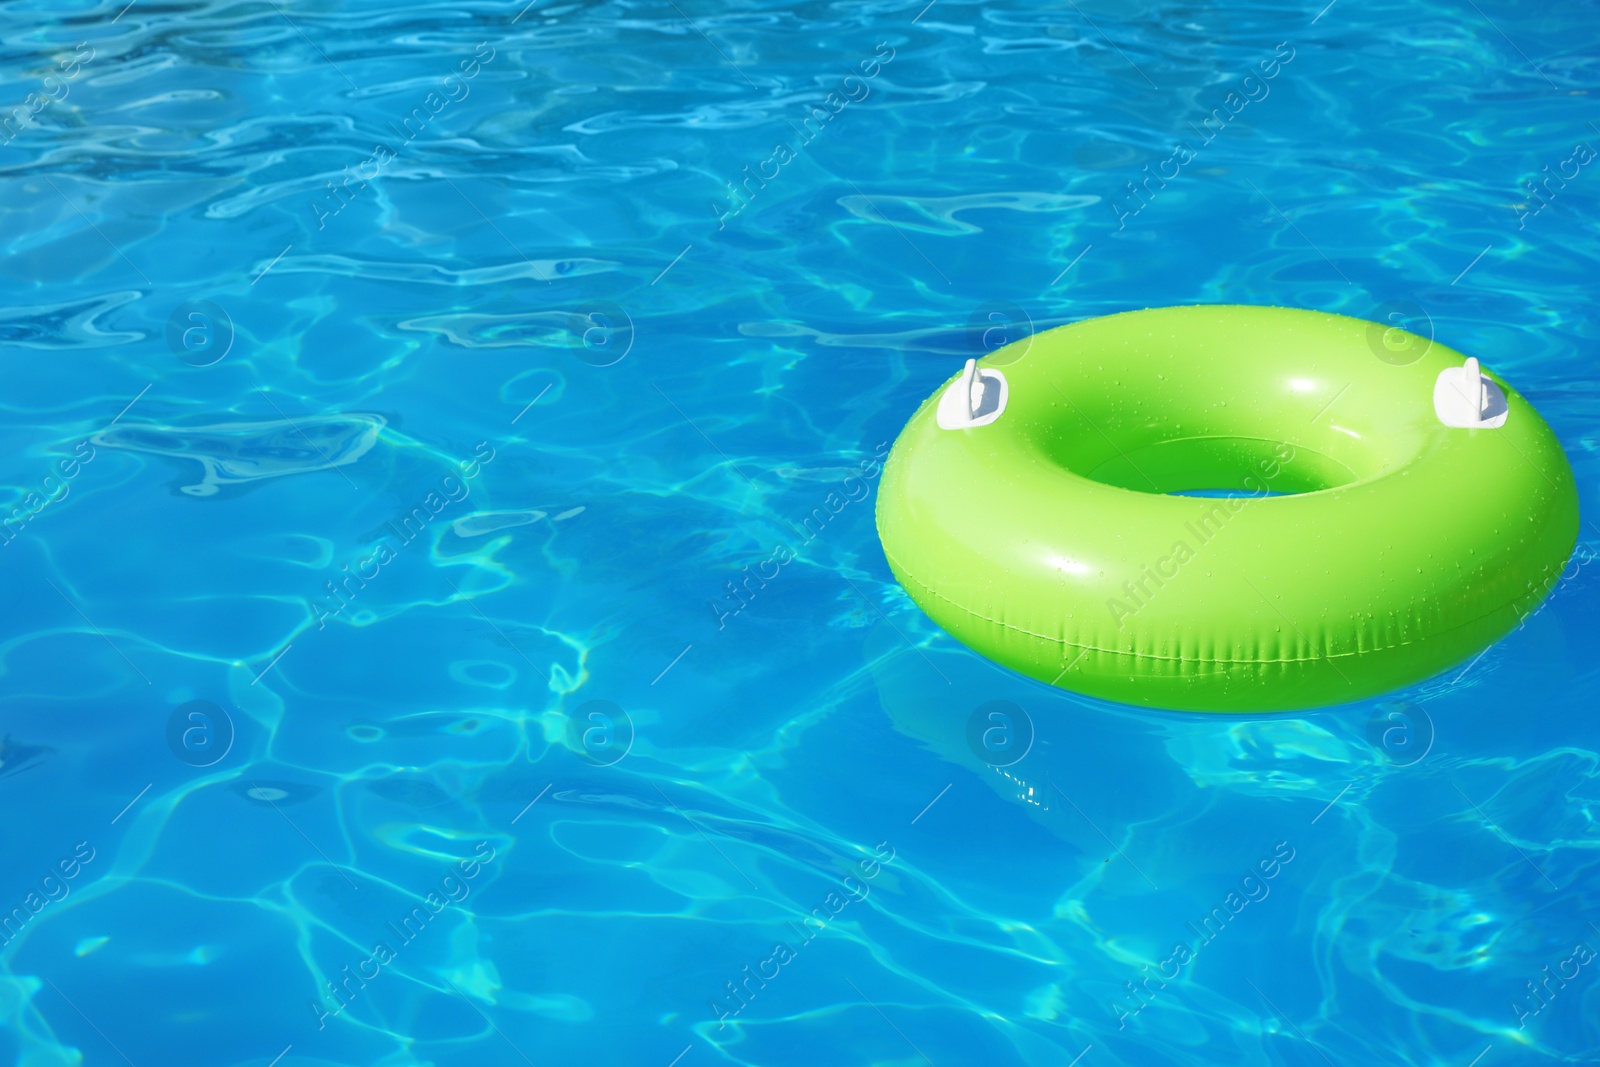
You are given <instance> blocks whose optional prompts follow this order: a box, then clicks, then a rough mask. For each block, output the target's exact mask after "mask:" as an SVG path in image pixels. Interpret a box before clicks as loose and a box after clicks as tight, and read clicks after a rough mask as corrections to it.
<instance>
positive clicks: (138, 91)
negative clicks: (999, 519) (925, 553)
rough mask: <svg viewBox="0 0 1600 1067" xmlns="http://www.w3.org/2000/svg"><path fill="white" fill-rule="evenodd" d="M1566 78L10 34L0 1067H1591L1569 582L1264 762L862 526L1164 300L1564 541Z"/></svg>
mask: <svg viewBox="0 0 1600 1067" xmlns="http://www.w3.org/2000/svg"><path fill="white" fill-rule="evenodd" d="M1596 26H1597V11H1596V8H1595V6H1594V5H1593V4H1565V5H1549V6H1538V5H1527V4H1524V5H1517V6H1514V5H1510V4H1507V3H1504V2H1501V0H1495V2H1492V3H1491V2H1489V0H1479V2H1478V3H1474V2H1472V0H1467V2H1465V3H1461V4H1457V3H1455V2H1450V3H1444V2H1403V3H1392V4H1382V5H1374V4H1370V3H1361V2H1359V0H1339V2H1336V3H1334V4H1332V5H1329V6H1328V7H1326V8H1323V7H1322V4H1321V3H1320V2H1319V0H1313V2H1312V3H1310V4H1306V5H1304V6H1298V5H1290V6H1288V7H1283V6H1279V7H1276V8H1273V7H1268V6H1264V5H1249V6H1246V5H1234V4H1208V3H1191V4H1147V3H1129V4H1117V5H1114V4H1110V3H1107V2H1105V0H1093V2H1090V0H1081V2H1078V3H1066V4H1061V5H1036V4H1027V3H1021V2H1016V0H1012V2H1007V3H985V4H976V3H962V2H958V0H937V2H936V3H933V4H926V3H925V0H915V2H912V3H901V2H873V3H832V4H822V3H806V4H801V5H797V6H784V5H779V4H774V3H769V2H765V0H742V2H739V3H733V4H727V5H715V4H708V3H703V2H699V0H664V2H662V3H643V2H631V0H630V2H620V3H619V2H609V3H607V2H591V3H582V4H579V3H547V2H543V0H538V2H535V3H532V4H528V5H527V6H526V7H524V6H523V2H522V0H512V2H509V3H487V2H469V3H465V4H444V3H398V4H395V3H387V4H375V3H368V2H362V3H332V2H305V0H280V2H278V3H276V4H274V3H264V4H240V3H224V2H220V0H216V2H180V3H156V2H152V0H138V2H136V3H133V4H131V5H128V6H127V7H123V5H122V3H121V2H120V0H118V2H114V3H112V4H110V5H100V6H91V5H84V4H71V3H64V2H58V0H50V2H48V3H46V2H44V0H34V2H24V3H11V4H7V5H5V7H4V9H3V10H0V42H3V53H0V108H5V109H10V110H9V111H0V120H4V119H5V116H6V115H10V116H11V118H10V119H9V120H7V121H8V122H9V125H7V126H6V128H5V131H4V133H3V135H0V136H3V138H4V143H3V144H0V241H3V250H4V256H3V258H0V274H3V281H0V347H3V352H0V407H3V411H4V418H3V419H0V433H3V435H4V440H3V448H0V456H3V459H0V466H3V475H0V486H3V493H4V510H5V511H6V512H7V513H8V514H10V515H12V516H13V518H14V520H15V521H13V522H12V523H10V524H9V525H8V526H7V527H6V531H7V532H6V536H5V543H4V547H3V549H0V583H3V585H0V595H3V597H4V603H5V627H4V632H3V633H0V642H3V643H0V694H3V697H4V703H3V716H4V717H3V725H0V737H3V738H4V748H3V749H0V805H3V812H4V817H3V818H0V857H3V859H0V910H3V912H4V914H5V915H6V916H7V917H8V918H7V920H6V921H7V922H8V923H9V925H7V926H6V927H5V930H6V933H5V943H4V945H3V946H0V1060H3V1061H4V1062H7V1063H16V1064H25V1065H28V1067H46V1065H49V1067H58V1065H68V1064H78V1063H86V1064H93V1065H98V1064H121V1063H130V1064H135V1065H138V1067H149V1065H155V1064H238V1065H245V1064H249V1065H255V1067H265V1065H268V1064H271V1063H274V1062H276V1063H278V1064H281V1065H283V1067H291V1065H298V1064H350V1065H372V1064H383V1065H422V1064H434V1065H441V1067H443V1065H458V1064H459V1065H474V1067H476V1065H483V1064H521V1063H533V1064H538V1065H539V1067H546V1065H551V1064H581V1063H593V1064H640V1065H645V1067H649V1065H657V1067H669V1065H673V1064H676V1065H678V1067H704V1065H709V1064H717V1063H726V1064H748V1065H764V1067H789V1065H796V1067H799V1065H805V1067H813V1065H820V1064H840V1065H844V1064H851V1065H869V1064H870V1065H884V1067H888V1065H897V1067H903V1065H910V1064H921V1063H929V1064H936V1065H938V1067H948V1065H954V1064H984V1065H995V1067H1003V1065H1011V1064H1027V1065H1040V1067H1043V1065H1066V1064H1070V1063H1077V1064H1080V1065H1081V1067H1099V1065H1109V1064H1181V1065H1193V1064H1251V1065H1254V1064H1323V1063H1330V1064H1338V1065H1341V1067H1343V1065H1357V1064H1371V1063H1382V1064H1408V1065H1419V1067H1420V1065H1425V1064H1426V1065H1433V1064H1457V1065H1460V1067H1467V1065H1468V1064H1477V1065H1479V1067H1499V1065H1501V1064H1535V1063H1576V1062H1597V1061H1600V1023H1597V1022H1596V1019H1597V1014H1596V1013H1597V1008H1600V981H1597V976H1600V961H1592V960H1590V959H1589V958H1588V956H1589V954H1591V953H1592V952H1593V951H1595V950H1600V883H1597V881H1596V869H1597V866H1596V861H1597V856H1600V784H1597V782H1600V769H1597V761H1600V730H1597V728H1596V722H1595V716H1594V708H1595V707H1596V706H1597V688H1600V684H1597V674H1596V669H1595V659H1594V648H1595V644H1596V640H1597V637H1600V626H1597V623H1596V621H1595V613H1594V604H1595V589H1596V586H1595V581H1596V579H1595V573H1596V568H1595V567H1593V566H1592V565H1587V564H1588V561H1589V560H1592V558H1593V554H1594V549H1595V546H1596V543H1597V539H1600V531H1597V529H1596V527H1595V526H1593V525H1591V524H1588V523H1586V524H1585V525H1584V527H1583V530H1582V533H1581V534H1580V542H1579V553H1580V554H1579V556H1578V557H1577V559H1576V560H1575V562H1574V563H1573V564H1572V565H1571V566H1570V567H1569V569H1568V571H1567V574H1566V577H1565V578H1564V579H1563V581H1562V582H1561V583H1560V585H1559V587H1558V588H1557V589H1556V591H1555V593H1554V595H1553V596H1552V597H1551V599H1550V601H1549V602H1548V604H1547V606H1545V607H1544V608H1543V609H1542V610H1541V611H1539V612H1538V613H1537V614H1536V615H1534V616H1532V617H1531V618H1529V619H1528V620H1527V621H1526V624H1525V625H1524V626H1523V627H1522V628H1521V629H1519V630H1518V631H1517V632H1515V633H1513V634H1512V635H1511V636H1509V637H1508V638H1506V639H1505V640H1504V641H1503V642H1501V643H1499V644H1498V645H1496V646H1494V647H1493V648H1492V649H1490V650H1489V651H1487V652H1486V653H1485V654H1484V655H1483V656H1481V657H1480V658H1478V659H1477V660H1475V661H1474V662H1472V663H1470V664H1462V665H1461V667H1460V668H1459V669H1457V670H1455V671H1452V672H1451V673H1449V674H1448V675H1446V676H1443V677H1440V678H1437V679H1433V680H1431V681H1428V682H1426V683H1424V684H1422V685H1419V686H1416V687H1414V688H1412V689H1409V690H1406V691H1403V692H1399V693H1395V694H1392V695H1390V696H1388V697H1386V698H1385V699H1382V700H1378V701H1374V702H1371V703H1368V704H1364V705H1360V706H1355V707H1341V708H1335V709H1330V710H1327V711H1320V712H1316V713H1305V714H1293V715H1281V716H1262V717H1248V718H1226V717H1221V718H1219V717H1205V716H1197V715H1178V714H1165V713H1160V712H1151V711H1134V710H1130V709H1127V708H1123V707H1117V706H1110V705H1105V704H1101V703H1097V702H1094V701H1090V700H1085V699H1079V698H1076V697H1074V696H1072V695H1071V694H1068V693H1065V692H1062V691H1058V690H1052V689H1050V688H1048V687H1046V686H1043V685H1040V684H1037V683H1034V682H1030V681H1027V680H1024V679H1022V678H1020V677H1018V676H1015V675H1013V674H1011V673H1009V672H1007V671H1005V670H1003V669H1000V668H997V667H996V666H994V665H992V664H990V663H988V662H986V661H984V660H982V659H980V658H978V657H977V656H975V655H973V654H972V653H970V652H968V651H966V650H965V649H964V648H962V647H961V646H959V645H958V644H956V643H955V642H954V641H952V640H951V638H949V637H948V636H946V635H945V634H943V633H942V632H941V631H939V630H938V629H937V628H936V627H935V626H933V625H932V624H931V623H930V622H929V621H928V620H927V619H926V618H925V617H924V616H923V615H922V614H921V613H920V612H919V611H918V610H917V609H916V608H915V607H914V606H913V605H912V604H911V602H910V601H909V600H908V599H907V598H906V596H905V595H904V593H903V592H901V590H900V589H899V588H898V587H897V586H896V585H895V584H894V582H893V581H892V579H891V577H890V575H889V573H888V571H887V568H886V565H885V562H884V558H883V556H882V553H881V552H880V550H879V547H878V543H877V540H876V536H875V534H874V529H873V503H874V492H875V487H876V471H877V469H878V468H877V462H876V461H877V459H879V458H881V456H882V454H883V451H884V449H885V448H886V447H887V443H888V442H890V441H892V440H893V438H894V436H895V434H896V433H897V431H898V430H899V428H900V426H901V425H902V423H903V422H904V420H905V419H906V418H907V417H908V415H909V414H910V412H911V411H912V410H913V409H914V407H915V406H916V405H917V403H919V402H920V401H921V400H922V398H923V397H925V396H926V395H927V394H928V393H929V392H931V391H932V390H933V389H934V388H935V387H936V386H937V385H938V384H939V383H940V382H941V381H943V380H944V379H945V378H947V377H948V376H949V375H950V374H951V373H953V371H954V370H955V369H957V368H958V367H959V365H960V362H961V361H962V360H963V359H965V358H966V357H967V356H968V355H971V354H977V353H980V352H981V351H983V350H985V349H987V348H992V347H993V346H994V345H996V344H998V343H1000V342H1001V341H1003V340H1007V339H1014V338H1015V337H1018V336H1023V335H1025V334H1026V333H1027V332H1028V331H1029V330H1036V329H1042V328H1046V327H1048V326H1051V325H1056V324H1060V323H1064V322H1070V321H1075V320H1078V319H1081V318H1084V317H1088V316H1094V315H1101V314H1107V313H1112V312H1117V311H1123V310H1127V309H1130V308H1139V307H1145V306H1159V305H1168V304H1180V303H1194V302H1238V303H1261V304H1268V303H1270V304H1282V305H1289V306H1295V307H1305V308H1318V309H1324V310H1329V311H1336V312H1342V313H1347V314H1352V315H1357V316H1361V317H1364V318H1368V319H1373V320H1376V321H1379V322H1381V323H1389V322H1394V323H1398V324H1403V325H1408V326H1410V327H1411V328H1413V329H1415V330H1417V331H1418V332H1420V333H1423V334H1424V335H1427V336H1433V337H1436V338H1437V339H1438V340H1440V341H1442V342H1443V343H1446V344H1448V345H1450V346H1451V347H1454V348H1457V349H1459V350H1461V351H1464V352H1468V353H1472V354H1475V355H1477V356H1479V357H1480V358H1481V359H1482V360H1483V361H1484V363H1485V364H1486V365H1487V366H1489V367H1490V368H1492V369H1494V370H1495V371H1497V372H1499V373H1500V374H1502V375H1504V376H1505V377H1506V378H1507V379H1509V380H1510V381H1511V382H1513V383H1514V384H1515V385H1516V386H1517V387H1518V388H1519V389H1520V390H1521V391H1522V392H1523V393H1524V394H1525V395H1526V396H1528V397H1529V398H1530V399H1531V400H1532V401H1533V402H1534V403H1535V404H1536V405H1537V406H1538V407H1539V409H1540V410H1541V412H1542V413H1543V414H1544V415H1545V417H1546V418H1547V419H1548V420H1549V421H1550V422H1551V424H1552V425H1553V426H1554V427H1555V429H1556V431H1557V433H1558V434H1559V435H1560V438H1561V440H1562V442H1563V443H1564V445H1565V446H1566V448H1567V451H1568V454H1569V456H1570V457H1571V460H1572V462H1573V465H1574V469H1575V471H1576V473H1577V476H1578V483H1579V486H1580V492H1581V494H1582V496H1583V502H1584V507H1585V512H1586V514H1587V513H1588V511H1589V509H1591V508H1592V507H1593V504H1594V498H1593V492H1594V485H1595V476H1596V472H1597V464H1596V460H1595V442H1596V439H1597V434H1600V420H1597V418H1596V407H1595V399H1596V385H1595V373H1594V352H1595V344H1596V333H1597V330H1596V325H1595V319H1594V315H1593V307H1594V303H1593V292H1594V286H1595V282H1596V278H1597V264H1600V242H1597V238H1596V230H1595V226H1594V219H1595V212H1596V207H1597V193H1600V176H1597V171H1600V168H1596V167H1595V166H1593V165H1592V164H1591V163H1589V161H1588V160H1589V158H1592V156H1593V152H1594V148H1593V147H1589V146H1600V129H1596V124H1597V123H1600V110H1596V108H1595V105H1594V95H1593V94H1594V92H1595V86H1596V80H1597V73H1600V55H1597V52H1596V50H1595V48H1594V39H1595V37H1594V31H1595V30H1596ZM830 94H832V95H831V96H830ZM1230 94H1233V95H1230ZM813 108H821V109H822V110H821V111H814V110H813ZM1147 166H1148V167H1149V168H1150V170H1149V171H1148V172H1147V171H1146V170H1145V169H1144V168H1146V167H1147ZM1147 173H1155V174H1159V175H1164V176H1166V177H1165V178H1164V179H1161V180H1156V181H1151V182H1150V183H1149V184H1142V183H1144V182H1145V181H1146V175H1147ZM1551 175H1555V176H1556V177H1550V176H1551ZM1533 180H1538V181H1540V182H1543V183H1545V184H1544V185H1543V186H1542V190H1541V192H1540V194H1539V197H1538V198H1535V197H1534V196H1533V195H1531V194H1530V192H1529V190H1528V188H1527V184H1526V183H1528V182H1530V181H1533ZM1132 183H1141V184H1140V186H1139V188H1137V189H1135V188H1133V186H1132ZM18 509H20V511H19V510H18ZM1436 519H1437V517H1436V516H1430V515H1398V516H1395V521H1396V522H1399V523H1408V524H1411V523H1415V524H1427V523H1430V522H1433V521H1435V520H1436ZM352 575H354V576H355V577H351V576H352ZM751 575H755V576H757V577H756V578H755V580H754V581H750V582H749V584H745V583H746V582H747V580H748V579H749V577H750V576H751ZM730 583H739V584H740V585H741V586H742V587H743V588H745V589H747V590H749V592H746V593H745V594H744V595H743V596H742V597H736V596H734V595H733V594H732V593H731V586H730ZM1180 946H1181V951H1179V949H1180ZM1163 974H1164V975H1165V976H1166V977H1165V978H1162V977H1156V978H1153V979H1152V978H1151V976H1152V975H1163ZM1135 985H1137V986H1138V989H1139V990H1142V991H1143V992H1142V993H1141V992H1136V991H1135Z"/></svg>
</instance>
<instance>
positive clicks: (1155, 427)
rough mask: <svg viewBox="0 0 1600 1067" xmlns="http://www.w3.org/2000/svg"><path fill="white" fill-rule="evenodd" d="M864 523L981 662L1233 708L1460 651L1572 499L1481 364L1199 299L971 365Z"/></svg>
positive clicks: (1449, 657) (1572, 507) (1527, 421)
mask: <svg viewBox="0 0 1600 1067" xmlns="http://www.w3.org/2000/svg"><path fill="white" fill-rule="evenodd" d="M1197 491H1212V492H1214V493H1219V494H1220V493H1232V494H1236V495H1229V496H1223V495H1214V496H1203V495H1181V494H1185V493H1193V492H1197ZM877 520H878V533H879V537H880V538H881V539H882V541H883V549H884V554H885V555H886V556H887V557H888V561H889V566H890V568H891V569H892V570H893V572H894V575H895V577H896V578H897V579H898V580H899V581H900V583H901V585H902V586H904V588H905V590H906V592H907V593H909V594H910V596H911V598H912V599H913V600H914V601H916V603H917V604H918V605H919V606H920V607H921V608H922V609H923V611H925V612H926V613H927V614H928V615H929V616H930V617H931V618H932V619H933V620H934V621H935V622H937V623H938V624H939V625H940V626H942V627H944V629H946V630H947V631H949V632H950V633H951V634H952V635H953V636H955V637H956V638H957V639H959V640H960V641H962V642H963V643H965V644H966V645H968V646H969V647H971V648H973V649H975V650H976V651H978V652H980V653H982V654H983V655H985V656H988V657H989V658H990V659H993V660H995V661H997V662H998V663H1001V664H1003V665H1005V666H1007V667H1010V668H1012V669H1014V670H1016V671H1019V672H1021V673H1022V674H1025V675H1029V676H1030V677H1033V678H1037V679H1040V680H1043V681H1046V682H1050V683H1052V684H1055V685H1058V686H1061V687H1062V688H1065V689H1070V690H1073V691H1076V692H1080V693H1084V694H1088V695H1090V696H1095V697H1102V698H1105V699H1108V700H1117V701H1122V702H1124V703H1129V704H1141V705H1146V706H1151V707H1160V708H1171V709H1180V710H1190V711H1225V712H1226V711H1232V712H1249V711H1269V710H1291V709H1299V708H1308V707H1317V706H1321V705H1327V704H1336V703H1342V702H1346V701H1354V700H1359V699H1363V698H1366V697H1370V696H1373V695H1376V694H1379V693H1382V692H1385V691H1387V690H1390V689H1394V688H1396V687H1399V686H1403V685H1407V684H1410V683H1413V682H1417V681H1420V680H1422V679H1424V678H1427V677H1429V676H1431V675H1433V674H1436V673H1438V672H1440V671H1442V670H1445V669H1446V668H1448V667H1450V666H1452V665H1453V664H1458V663H1460V662H1462V661H1464V660H1466V659H1468V658H1469V657H1472V656H1474V655H1476V654H1477V653H1479V652H1480V651H1482V650H1483V649H1484V648H1486V647H1488V646H1489V645H1490V644H1491V643H1493V642H1494V641H1495V640H1497V639H1498V638H1500V637H1501V636H1503V635H1505V634H1506V633H1508V632H1509V631H1510V630H1512V629H1513V628H1514V627H1515V626H1517V625H1518V623H1519V622H1520V620H1521V619H1523V618H1524V617H1526V616H1527V615H1528V614H1529V613H1530V612H1531V611H1532V610H1533V609H1534V608H1535V607H1536V606H1537V605H1538V603H1539V602H1540V601H1541V600H1542V599H1543V598H1544V596H1545V595H1546V594H1548V592H1549V591H1550V589H1551V588H1552V587H1553V584H1554V582H1555V580H1556V578H1557V577H1558V576H1559V574H1560V573H1561V568H1562V566H1563V565H1564V563H1565V561H1566V559H1567V557H1568V555H1570V553H1571V551H1572V549H1573V546H1574V544H1575V542H1576V539H1577V528H1578V499H1577V490H1576V487H1575V485H1574V483H1573V478H1572V470H1571V468H1570V467H1569V466H1568V464H1567V459H1566V456H1565V455H1564V454H1563V453H1562V451H1561V445H1560V443H1559V442H1558V441H1557V440H1556V436H1555V434H1554V433H1553V432H1552V431H1551V429H1550V427H1549V426H1548V425H1546V424H1545V421H1544V420H1543V419H1542V418H1540V417H1539V414H1538V413H1537V412H1536V411H1534V409H1533V407H1532V406H1531V405H1530V404H1529V403H1528V402H1527V401H1526V400H1524V399H1523V398H1522V397H1521V396H1520V395H1518V394H1517V393H1516V392H1515V391H1514V390H1512V389H1511V387H1510V386H1508V385H1506V384H1505V382H1503V381H1501V380H1500V379H1499V378H1498V377H1494V376H1491V375H1487V374H1482V373H1481V371H1480V368H1479V367H1478V364H1477V361H1476V360H1468V359H1466V357H1464V356H1462V355H1461V354H1460V353H1457V352H1454V351H1451V350H1450V349H1448V348H1446V347H1445V346H1443V345H1441V344H1437V343H1434V342H1431V341H1429V340H1427V339H1424V338H1422V337H1419V336H1417V335H1415V334H1410V333H1405V332H1403V331H1400V330H1396V329H1390V330H1385V329H1384V327H1382V326H1375V325H1373V324H1372V323H1369V322H1363V321H1361V320H1359V319H1352V318H1347V317H1345V316H1342V315H1330V314H1325V313H1320V312H1313V311H1299V310H1293V309H1288V308H1271V307H1228V306H1220V307H1219V306H1205V307H1176V308H1158V309H1151V310H1146V311H1134V312H1128V313H1126V314H1121V315H1111V316H1108V317H1105V318H1099V319H1091V320H1089V321H1086V322H1080V323H1076V324H1074V325H1071V326H1062V327H1059V328H1057V329H1054V330H1049V331H1047V332H1045V333H1042V334H1038V335H1035V336H1033V337H1030V338H1027V339H1024V340H1021V341H1018V342H1016V343H1014V344H1011V345H1008V346H1006V347H1005V348H1002V349H999V350H998V351H996V352H994V353H993V354H992V355H990V356H988V357H986V358H984V359H983V360H982V361H981V362H979V363H978V364H977V365H974V364H973V363H972V362H970V361H969V363H968V365H967V367H966V369H965V370H964V371H963V372H962V373H961V374H958V375H957V376H956V378H954V379H952V380H951V381H950V382H947V383H946V385H945V386H943V387H941V389H940V390H939V392H938V393H936V394H934V396H932V397H930V398H929V399H928V400H927V401H926V402H924V403H923V405H922V406H921V407H920V408H919V409H918V410H917V412H916V414H915V415H913V416H912V417H911V421H910V422H909V423H908V424H907V425H906V428H905V430H904V431H902V432H901V434H900V436H899V438H898V439H897V440H896V441H895V445H894V449H893V451H892V452H891V453H890V455H889V459H888V461H887V463H886V464H885V467H884V472H883V482H882V486H881V488H880V492H879V498H878V510H877Z"/></svg>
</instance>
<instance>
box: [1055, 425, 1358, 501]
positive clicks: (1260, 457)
mask: <svg viewBox="0 0 1600 1067" xmlns="http://www.w3.org/2000/svg"><path fill="white" fill-rule="evenodd" d="M1077 473H1080V474H1082V475H1083V476H1084V477H1086V478H1089V479H1091V480H1092V481H1096V482H1100V483H1101V484H1102V485H1114V486H1116V487H1117V488H1119V489H1132V490H1134V491H1135V492H1140V493H1161V494H1171V495H1178V496H1196V495H1204V496H1253V497H1265V496H1293V495H1298V494H1300V493H1316V492H1320V491H1322V490H1324V489H1337V488H1339V487H1340V486H1344V485H1350V484H1352V483H1354V482H1356V481H1359V480H1360V477H1359V476H1358V475H1357V473H1356V472H1355V471H1353V470H1351V469H1350V468H1349V467H1347V466H1345V465H1344V464H1343V463H1340V462H1339V461H1338V460H1336V459H1333V458H1332V457H1330V456H1327V455H1324V454H1323V453H1321V452H1318V451H1316V450H1314V449H1312V448H1309V447H1307V446H1305V445H1297V444H1291V443H1289V442H1287V441H1264V440H1260V439H1258V438H1249V437H1189V438H1180V439H1178V440H1173V441H1157V442H1154V443H1151V444H1147V445H1145V446H1143V447H1140V448H1133V449H1124V450H1123V452H1121V453H1120V454H1118V455H1116V456H1113V457H1112V458H1111V459H1109V460H1106V461H1105V462H1103V463H1101V464H1099V465H1098V466H1096V467H1093V468H1092V469H1090V470H1086V471H1079V472H1077Z"/></svg>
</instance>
